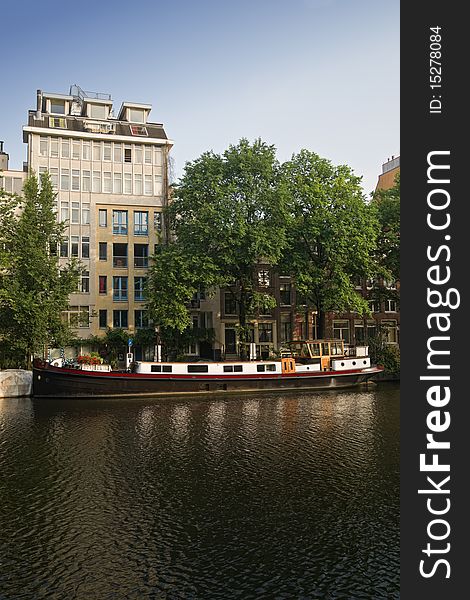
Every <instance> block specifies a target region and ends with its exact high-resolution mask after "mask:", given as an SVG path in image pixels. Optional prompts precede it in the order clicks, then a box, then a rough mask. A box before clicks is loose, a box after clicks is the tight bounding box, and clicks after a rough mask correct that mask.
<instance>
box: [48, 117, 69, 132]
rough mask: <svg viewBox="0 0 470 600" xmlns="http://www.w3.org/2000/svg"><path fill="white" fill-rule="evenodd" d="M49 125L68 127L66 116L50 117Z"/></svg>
mask: <svg viewBox="0 0 470 600" xmlns="http://www.w3.org/2000/svg"><path fill="white" fill-rule="evenodd" d="M49 127H51V128H53V129H67V121H66V119H64V118H59V117H49Z"/></svg>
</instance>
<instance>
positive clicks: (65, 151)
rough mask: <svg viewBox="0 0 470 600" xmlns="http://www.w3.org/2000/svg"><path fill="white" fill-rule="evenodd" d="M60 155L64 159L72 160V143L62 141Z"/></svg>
mask: <svg viewBox="0 0 470 600" xmlns="http://www.w3.org/2000/svg"><path fill="white" fill-rule="evenodd" d="M60 153H61V156H62V158H70V141H69V140H62V142H61V144H60Z"/></svg>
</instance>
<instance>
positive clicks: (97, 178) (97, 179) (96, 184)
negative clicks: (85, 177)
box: [92, 171, 101, 194]
mask: <svg viewBox="0 0 470 600" xmlns="http://www.w3.org/2000/svg"><path fill="white" fill-rule="evenodd" d="M92 183H93V187H92V189H93V192H95V193H98V194H99V193H100V192H101V171H93V182H92Z"/></svg>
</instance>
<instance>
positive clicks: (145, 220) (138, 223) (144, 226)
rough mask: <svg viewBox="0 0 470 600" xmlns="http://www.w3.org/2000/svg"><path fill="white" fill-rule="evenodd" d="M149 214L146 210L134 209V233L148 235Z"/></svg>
mask: <svg viewBox="0 0 470 600" xmlns="http://www.w3.org/2000/svg"><path fill="white" fill-rule="evenodd" d="M148 232H149V214H148V212H146V211H141V210H136V211H134V235H148Z"/></svg>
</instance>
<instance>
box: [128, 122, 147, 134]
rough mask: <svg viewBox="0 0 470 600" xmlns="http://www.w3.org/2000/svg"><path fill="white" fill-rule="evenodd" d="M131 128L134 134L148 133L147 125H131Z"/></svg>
mask: <svg viewBox="0 0 470 600" xmlns="http://www.w3.org/2000/svg"><path fill="white" fill-rule="evenodd" d="M130 130H131V134H132V135H141V136H144V135H148V131H147V127H144V126H143V125H130Z"/></svg>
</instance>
